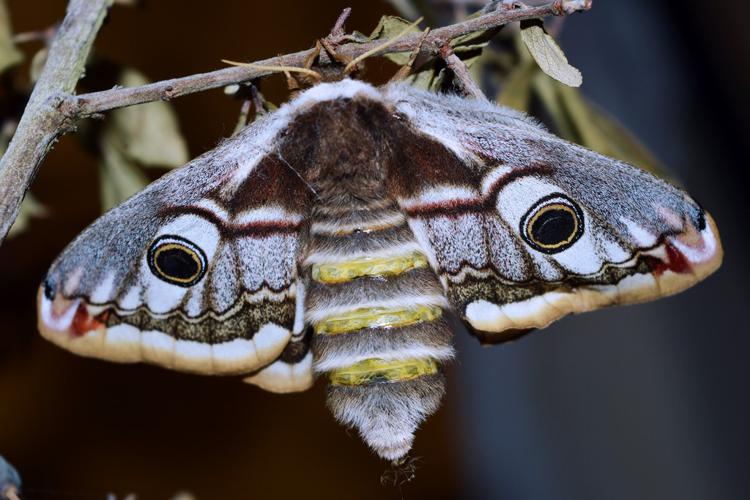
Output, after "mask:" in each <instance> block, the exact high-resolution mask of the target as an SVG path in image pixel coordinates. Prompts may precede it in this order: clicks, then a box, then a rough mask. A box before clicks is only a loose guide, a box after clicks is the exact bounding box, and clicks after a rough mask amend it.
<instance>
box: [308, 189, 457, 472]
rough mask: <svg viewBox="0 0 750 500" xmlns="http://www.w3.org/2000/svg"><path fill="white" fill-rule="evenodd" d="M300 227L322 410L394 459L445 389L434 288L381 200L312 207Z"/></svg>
mask: <svg viewBox="0 0 750 500" xmlns="http://www.w3.org/2000/svg"><path fill="white" fill-rule="evenodd" d="M310 234H311V237H310V247H309V253H308V256H307V258H306V260H305V262H304V265H305V273H306V277H307V283H308V291H307V297H306V320H307V322H308V323H309V324H310V325H311V326H312V328H313V331H314V335H313V353H314V359H315V368H316V371H318V372H324V373H326V374H327V375H328V377H329V380H330V387H329V392H328V404H329V407H330V408H331V410H332V411H333V413H334V415H335V416H336V418H337V419H338V420H339V421H341V422H343V423H345V424H347V425H351V426H354V427H356V428H357V429H358V430H359V431H360V433H361V434H362V437H363V438H364V439H365V441H367V443H368V444H369V445H370V446H371V447H372V448H373V449H374V450H375V451H376V452H377V453H378V454H379V455H381V456H382V457H384V458H387V459H391V460H395V459H398V458H400V457H402V456H403V455H405V454H406V453H407V452H408V451H409V449H410V448H411V444H412V440H413V433H414V431H415V429H416V427H417V425H418V424H419V423H420V422H421V421H422V420H424V418H425V417H426V416H427V415H429V414H431V413H433V412H434V411H435V410H436V408H437V407H438V405H439V403H440V400H441V398H442V395H443V393H444V390H445V388H444V384H445V383H444V379H443V375H442V373H441V363H442V362H443V361H446V360H449V359H451V358H452V357H453V348H452V345H451V331H450V328H449V326H448V323H447V319H446V317H445V313H444V309H445V308H446V307H447V302H446V299H445V297H444V295H443V290H442V288H441V286H440V283H439V282H438V279H437V277H436V276H435V274H434V273H433V272H432V270H431V269H430V267H429V264H428V262H427V259H426V258H425V256H424V254H423V253H422V252H421V250H420V247H419V245H418V244H417V242H416V240H415V238H414V236H413V234H412V232H411V230H410V229H409V226H408V225H407V223H406V220H405V218H404V216H403V214H402V213H401V212H400V211H398V210H397V209H396V208H395V207H394V206H393V205H392V204H391V203H388V202H385V201H383V202H378V203H375V204H370V205H369V206H365V207H360V208H357V209H349V210H346V211H345V212H344V211H339V210H337V209H335V208H329V207H326V206H321V207H317V208H316V213H315V214H314V216H313V221H312V226H311V231H310Z"/></svg>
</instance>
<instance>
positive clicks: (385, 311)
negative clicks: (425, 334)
mask: <svg viewBox="0 0 750 500" xmlns="http://www.w3.org/2000/svg"><path fill="white" fill-rule="evenodd" d="M442 312H443V311H442V309H440V308H439V307H437V306H421V305H420V306H412V307H409V306H405V307H363V308H361V309H354V310H351V311H347V312H345V313H342V314H340V315H337V316H329V317H327V318H325V319H323V320H321V321H319V322H318V323H315V326H314V329H315V333H316V334H320V335H338V334H340V333H349V332H355V331H357V330H362V329H363V328H398V327H402V326H409V325H415V324H417V323H422V322H424V321H432V320H434V319H437V318H439V317H440V315H441V314H442Z"/></svg>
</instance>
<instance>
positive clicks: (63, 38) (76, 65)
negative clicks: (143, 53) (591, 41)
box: [0, 0, 591, 242]
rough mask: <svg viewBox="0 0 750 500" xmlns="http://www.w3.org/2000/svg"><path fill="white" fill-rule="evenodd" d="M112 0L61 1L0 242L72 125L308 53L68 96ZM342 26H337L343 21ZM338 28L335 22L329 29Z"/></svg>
mask: <svg viewBox="0 0 750 500" xmlns="http://www.w3.org/2000/svg"><path fill="white" fill-rule="evenodd" d="M112 2H113V0H70V2H69V4H68V12H67V14H66V16H65V20H64V21H63V23H62V25H61V26H60V28H59V30H58V32H57V34H56V36H55V38H54V40H53V42H52V45H51V47H50V54H49V57H48V60H47V64H46V65H45V67H44V70H43V71H42V74H41V76H40V78H39V81H38V82H37V84H36V87H35V88H34V91H33V93H32V95H31V98H30V100H29V103H28V104H27V106H26V110H25V111H24V115H23V118H22V119H21V121H20V123H19V125H18V130H17V132H16V134H15V136H14V137H13V140H12V141H11V143H10V145H9V147H8V150H7V151H6V153H5V155H4V156H3V158H2V160H0V242H2V240H3V239H4V238H5V235H6V234H7V233H8V230H9V229H10V226H11V225H12V223H13V221H14V220H15V218H16V216H17V215H18V210H19V207H20V204H21V200H22V199H23V195H24V193H25V192H26V190H27V189H28V187H29V184H30V183H31V180H32V179H33V177H34V174H35V172H36V170H37V168H38V166H39V164H40V163H41V161H42V159H43V158H44V156H45V155H46V153H47V151H48V150H49V148H50V146H51V145H52V144H53V143H54V142H55V140H56V139H57V138H58V137H59V136H60V135H61V134H63V133H65V132H66V131H67V129H68V128H69V127H70V126H71V125H72V124H74V123H75V121H76V120H78V119H80V118H84V117H87V116H91V115H96V114H98V113H101V112H103V111H108V110H112V109H116V108H122V107H125V106H132V105H135V104H143V103H147V102H152V101H162V100H169V99H173V98H175V97H180V96H184V95H188V94H193V93H196V92H201V91H205V90H210V89H215V88H220V87H226V86H227V85H232V84H239V83H244V82H247V81H250V80H254V79H257V78H260V77H263V76H266V75H269V74H271V73H274V72H277V71H278V69H279V67H301V66H303V65H304V62H305V61H306V60H307V59H308V58H309V57H310V56H311V54H312V53H313V51H314V50H315V49H308V50H303V51H300V52H296V53H293V54H287V55H283V56H278V57H272V58H269V59H264V60H262V61H256V62H253V63H249V64H248V65H243V66H235V67H231V68H224V69H220V70H217V71H212V72H209V73H201V74H195V75H190V76H186V77H182V78H174V79H171V80H163V81H160V82H155V83H150V84H147V85H141V86H138V87H127V88H116V89H112V90H106V91H101V92H92V93H89V94H83V95H79V96H75V95H73V91H74V88H75V84H76V82H77V81H78V79H79V78H80V76H81V74H82V72H83V65H84V62H85V60H86V57H87V56H88V53H89V51H90V49H91V45H92V44H93V41H94V38H95V37H96V33H97V32H98V30H99V27H100V26H101V23H102V20H103V19H104V16H105V14H106V12H107V10H108V8H109V7H110V5H111V4H112ZM590 6H591V0H556V1H554V2H551V3H548V4H546V5H542V6H539V7H529V8H520V9H512V10H506V9H498V10H496V11H494V12H490V13H487V14H484V15H481V16H477V17H475V18H473V19H467V20H465V21H462V22H459V23H456V24H453V25H450V26H445V27H443V28H439V29H436V30H433V31H431V32H430V33H429V34H428V35H424V34H423V33H421V32H420V33H413V34H408V35H405V36H403V37H401V38H399V39H398V40H395V41H394V42H393V43H391V44H389V45H388V46H384V45H383V43H382V41H377V40H376V41H372V42H368V43H346V44H342V45H339V46H338V47H336V55H337V56H338V57H339V58H340V59H341V60H349V61H351V60H356V59H357V58H358V57H360V56H362V55H363V54H368V53H371V52H372V51H373V50H377V52H378V53H379V54H389V53H396V52H412V51H414V50H415V48H416V47H420V46H421V53H423V54H430V55H434V54H437V53H439V50H440V48H441V47H442V46H443V45H445V43H446V42H450V41H451V40H454V39H455V38H458V37H460V36H463V35H466V34H469V33H474V32H477V31H484V30H488V29H492V28H497V27H499V26H502V25H504V24H508V23H511V22H516V21H522V20H525V19H535V18H541V17H547V16H552V15H565V14H570V13H572V12H576V11H580V10H587V9H588V8H589V7H590ZM342 18H343V19H344V20H345V19H346V17H345V16H344V15H343V13H342V16H340V17H339V20H341V19H342ZM341 24H342V25H343V21H342V23H341ZM338 27H339V22H337V23H336V26H334V30H337V28H338ZM342 29H343V28H342ZM342 38H345V37H342ZM329 62H330V58H329V57H328V56H327V55H326V54H321V55H320V64H321V65H325V64H327V63H329Z"/></svg>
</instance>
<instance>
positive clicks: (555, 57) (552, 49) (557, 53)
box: [521, 19, 583, 87]
mask: <svg viewBox="0 0 750 500" xmlns="http://www.w3.org/2000/svg"><path fill="white" fill-rule="evenodd" d="M521 38H522V40H523V42H524V43H525V44H526V47H527V48H528V49H529V52H530V53H531V55H532V57H533V58H534V60H535V61H536V62H537V64H538V65H539V67H540V68H541V69H542V71H544V72H545V73H547V74H548V75H549V76H551V77H552V78H554V79H555V80H557V81H559V82H561V83H564V84H565V85H568V86H570V87H580V86H581V84H582V83H583V76H582V75H581V72H580V71H578V69H577V68H574V67H573V66H571V65H570V63H568V59H567V57H565V53H564V52H563V51H562V49H561V48H560V46H559V45H557V42H555V39H554V38H552V37H551V36H550V35H549V34H548V33H547V32H546V31H545V30H544V25H543V24H542V21H541V20H539V19H532V20H530V21H521Z"/></svg>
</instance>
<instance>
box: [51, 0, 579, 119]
mask: <svg viewBox="0 0 750 500" xmlns="http://www.w3.org/2000/svg"><path fill="white" fill-rule="evenodd" d="M590 7H591V0H557V1H555V2H551V3H549V4H546V5H542V6H539V7H528V8H522V9H510V10H508V9H498V10H497V11H495V12H490V13H488V14H485V15H482V16H478V17H475V18H473V19H467V20H465V21H462V22H460V23H456V24H452V25H450V26H445V27H443V28H438V29H435V30H432V31H431V32H430V33H429V35H428V36H427V37H425V39H424V40H422V38H423V37H422V33H414V34H410V35H407V36H404V37H403V38H401V39H400V40H398V41H397V42H396V43H394V44H393V45H391V46H389V47H386V48H384V49H382V50H381V52H380V54H381V55H382V54H391V53H394V52H411V51H413V50H414V48H416V47H418V46H419V44H420V43H422V51H423V53H427V54H437V52H438V51H439V50H440V47H442V46H443V44H445V42H446V41H451V40H454V39H455V38H458V37H460V36H463V35H466V34H469V33H474V32H477V31H484V30H488V29H492V28H497V27H499V26H502V25H504V24H508V23H511V22H516V21H522V20H525V19H536V18H540V17H547V16H560V15H565V14H569V13H571V12H576V11H581V10H588V9H589V8H590ZM381 45H382V42H381V41H377V40H376V41H373V42H368V43H347V44H344V45H341V46H339V47H337V49H336V52H337V54H338V55H339V56H341V57H348V58H350V60H351V59H354V58H356V57H358V56H360V55H362V54H364V53H366V52H369V51H371V50H373V49H376V48H378V47H380V46H381ZM313 50H314V49H308V50H303V51H301V52H295V53H293V54H287V55H283V56H279V57H272V58H269V59H263V60H261V61H256V62H253V63H250V64H251V66H249V67H233V68H224V69H220V70H217V71H211V72H209V73H200V74H196V75H190V76H185V77H182V78H174V79H171V80H163V81H161V82H155V83H150V84H147V85H142V86H140V87H127V88H119V89H113V90H105V91H101V92H92V93H90V94H83V95H80V96H77V97H72V98H71V99H69V101H68V103H67V104H66V106H65V108H66V109H65V112H66V113H68V114H69V115H70V116H72V117H74V118H80V117H84V116H89V115H92V114H96V113H101V112H103V111H108V110H111V109H115V108H121V107H124V106H132V105H134V104H143V103H146V102H151V101H165V100H170V99H174V98H175V97H181V96H184V95H189V94H194V93H196V92H202V91H204V90H210V89H215V88H220V87H224V86H226V85H231V84H234V83H243V82H246V81H249V80H254V79H256V78H260V77H263V76H267V75H269V74H271V71H268V70H261V69H257V67H258V66H266V67H278V66H303V65H304V61H305V60H306V59H307V58H308V57H309V56H310V54H311V53H312V52H313ZM321 58H322V57H321ZM322 62H325V61H322ZM254 66H255V68H254Z"/></svg>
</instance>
